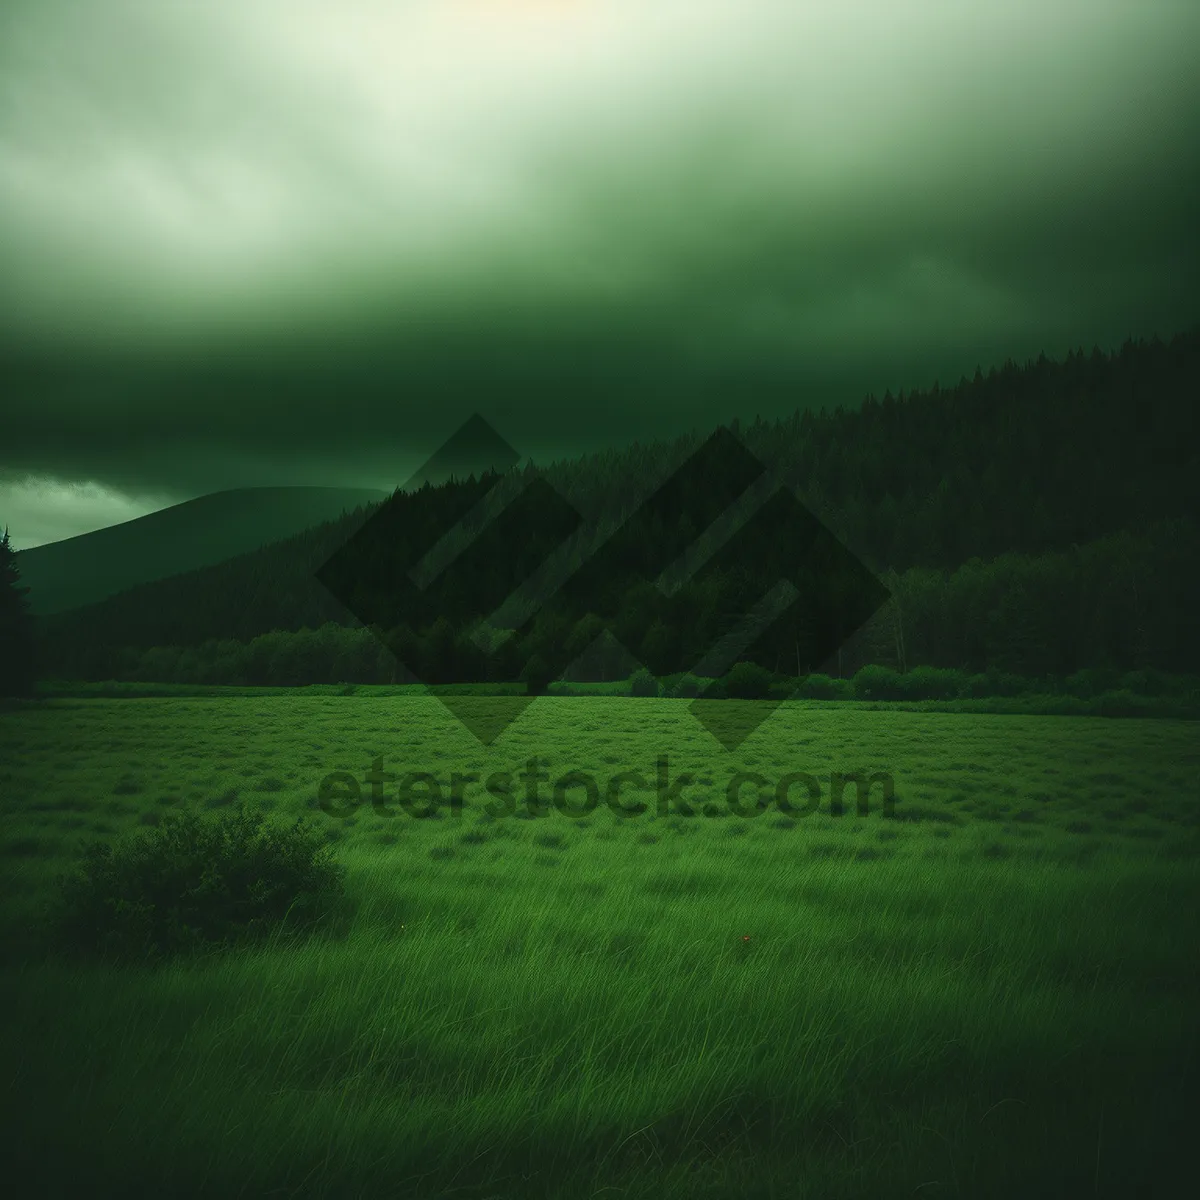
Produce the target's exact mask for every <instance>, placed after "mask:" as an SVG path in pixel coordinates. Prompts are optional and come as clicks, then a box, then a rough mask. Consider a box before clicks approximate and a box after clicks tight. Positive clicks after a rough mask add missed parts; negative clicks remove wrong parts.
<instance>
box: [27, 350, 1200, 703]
mask: <svg viewBox="0 0 1200 1200" xmlns="http://www.w3.org/2000/svg"><path fill="white" fill-rule="evenodd" d="M1198 357H1200V330H1193V331H1191V332H1189V333H1187V334H1182V335H1179V336H1177V337H1175V338H1174V339H1172V340H1171V341H1170V342H1167V343H1163V342H1161V341H1159V340H1157V339H1155V340H1152V341H1150V342H1132V341H1129V342H1126V343H1125V345H1124V346H1122V347H1121V348H1120V350H1119V351H1117V352H1115V353H1112V354H1107V355H1106V354H1102V353H1101V352H1100V351H1099V350H1098V349H1097V350H1093V352H1092V353H1091V354H1090V355H1087V354H1084V353H1083V352H1082V351H1080V352H1073V353H1072V354H1070V355H1068V357H1067V358H1066V360H1065V361H1063V362H1058V363H1055V362H1050V361H1048V360H1047V359H1046V358H1044V357H1042V358H1039V359H1038V360H1037V361H1036V362H1031V363H1027V364H1025V365H1024V366H1020V367H1018V366H1017V365H1015V364H1014V363H1012V362H1007V363H1005V364H1004V366H1003V367H1001V368H999V369H992V370H991V371H989V372H988V373H987V374H986V375H985V374H984V373H983V372H982V371H977V372H976V374H975V377H974V379H971V380H968V379H963V380H961V381H960V382H959V384H958V385H957V386H955V387H953V388H944V389H943V388H939V387H938V386H937V385H935V386H934V387H933V388H931V389H929V390H925V391H914V392H912V393H909V394H908V395H905V394H904V393H903V392H902V393H901V394H900V395H899V396H896V397H893V396H892V395H891V394H890V393H888V394H885V395H884V397H883V398H882V400H877V399H876V398H875V397H873V396H870V397H868V398H867V399H866V401H865V402H864V404H863V406H862V407H861V408H860V409H856V410H853V411H844V410H842V409H840V408H839V409H837V410H836V411H833V412H826V413H820V412H812V411H808V410H806V411H805V412H803V413H799V412H798V413H796V414H795V415H794V416H792V417H791V418H789V419H787V420H781V421H775V422H773V423H768V422H764V421H761V420H756V421H755V422H754V423H753V424H750V425H746V426H742V425H740V424H739V423H738V422H734V423H733V425H732V426H731V432H732V434H733V435H735V436H733V437H729V436H728V433H724V434H723V431H718V432H717V433H716V434H712V435H709V434H704V435H701V434H693V435H690V436H688V437H684V438H680V439H678V440H677V441H675V442H673V443H670V444H665V445H664V444H655V445H639V444H635V445H633V446H631V447H629V448H627V449H625V450H621V451H609V452H606V453H604V454H598V455H593V456H590V457H588V458H584V459H582V460H577V461H570V462H557V463H553V464H551V465H549V466H547V467H535V466H532V465H530V466H528V467H526V468H525V469H524V470H523V471H518V472H515V473H512V474H513V475H514V476H515V477H516V478H515V479H514V478H512V477H510V478H508V479H507V480H506V481H505V482H506V483H508V484H509V485H513V484H514V483H517V484H520V485H522V487H513V488H512V490H513V492H514V493H515V498H513V499H512V500H511V502H510V503H508V505H507V507H505V508H504V509H503V511H501V512H500V513H499V515H498V516H497V517H496V519H495V521H494V522H493V523H491V524H489V525H487V526H486V527H484V528H482V531H481V535H480V536H479V537H478V538H476V539H475V540H472V541H470V542H469V544H468V543H467V541H466V540H464V542H463V547H462V549H461V552H460V556H459V560H458V562H457V563H456V564H455V568H454V569H452V570H447V571H445V572H444V573H443V574H442V576H440V577H439V579H438V580H437V583H436V586H431V587H429V588H424V589H423V588H419V587H417V586H416V585H415V584H413V583H412V582H411V580H410V579H409V577H408V575H407V572H408V569H409V568H410V567H412V566H413V565H414V564H415V563H417V562H418V561H419V560H420V559H421V557H422V556H423V555H424V554H425V552H426V551H428V550H429V549H430V548H431V547H432V546H433V545H434V544H435V543H437V542H438V540H439V538H440V537H441V535H442V534H443V533H444V531H446V530H447V529H451V528H452V527H454V526H455V525H456V523H457V522H459V521H461V520H464V519H466V518H468V516H469V514H472V513H475V512H477V506H478V505H479V504H480V503H481V502H483V499H484V496H485V494H486V493H487V492H488V490H489V489H490V488H491V487H492V486H493V485H495V484H496V483H497V482H498V481H499V477H496V476H491V475H486V476H484V477H482V478H479V479H476V478H474V477H473V476H472V477H470V478H468V479H467V480H464V481H453V482H451V483H448V484H444V485H442V486H440V487H430V486H426V487H424V488H422V489H421V490H420V491H416V492H412V493H405V492H397V493H396V494H395V495H394V496H393V497H391V499H389V500H388V501H385V502H384V504H382V505H380V506H374V507H371V508H367V509H361V510H359V511H358V512H356V513H354V514H351V515H348V516H346V517H344V518H342V519H340V520H337V521H332V522H327V523H325V524H323V525H320V526H316V527H314V528H312V529H310V530H307V531H306V532H305V533H303V534H301V535H298V536H297V537H293V538H289V539H287V540H285V541H281V542H278V543H275V544H273V545H271V546H268V547H265V548H263V549H262V550H259V551H255V552H252V553H250V554H246V555H242V556H240V557H238V558H235V559H231V560H228V561H226V562H224V563H221V564H219V565H217V566H214V567H209V568H205V569H202V570H198V571H194V572H190V573H188V574H186V575H181V576H177V577H174V578H171V579H167V580H163V581H160V582H156V583H152V584H146V585H142V586H140V587H137V588H133V589H131V590H129V591H128V592H125V593H122V594H120V595H118V596H114V597H110V598H109V599H108V600H105V601H103V602H101V603H99V604H95V605H90V606H88V607H87V608H83V609H77V610H74V611H72V612H69V613H63V614H56V615H54V616H50V617H45V618H42V619H40V620H39V640H40V643H41V654H42V662H43V664H44V666H43V674H44V675H47V676H51V677H58V678H76V679H105V678H116V679H121V678H127V679H139V678H140V679H146V678H152V677H153V678H158V679H161V680H164V681H169V680H189V681H191V680H198V681H205V682H228V683H246V684H254V683H303V682H337V681H341V680H345V681H347V682H375V681H389V680H402V679H404V678H408V677H411V676H412V675H415V677H417V678H419V679H421V680H423V681H425V682H452V681H456V680H480V679H493V680H509V679H517V678H528V677H530V676H531V675H539V674H544V675H546V676H547V677H548V678H557V677H559V675H560V674H561V675H563V676H564V677H567V678H583V677H588V676H590V677H591V678H594V679H597V680H600V679H612V678H614V677H621V676H622V674H628V669H629V666H630V658H629V655H630V654H632V655H633V657H634V658H636V659H637V660H638V661H640V662H643V663H645V664H646V665H647V666H648V667H649V668H650V669H651V670H652V671H654V672H655V673H657V674H660V675H666V674H671V673H673V672H677V671H680V670H690V669H694V667H695V665H696V663H698V662H700V661H701V660H703V659H704V657H705V655H706V654H707V653H708V652H709V650H710V648H711V647H712V646H713V645H714V643H720V642H721V640H722V639H723V638H728V637H729V636H730V635H731V631H732V630H734V629H735V626H736V625H737V622H738V620H739V619H740V617H741V615H743V614H744V613H745V612H746V611H747V609H749V608H751V607H752V606H753V605H754V604H755V602H756V601H759V600H760V599H761V598H762V597H763V595H764V593H766V592H767V591H768V590H769V589H770V588H771V586H772V585H774V584H777V583H778V581H779V579H780V578H781V576H783V577H788V578H790V579H792V580H793V581H794V582H795V583H796V586H797V588H798V589H799V592H800V598H799V599H797V600H796V601H795V602H794V603H792V604H791V605H790V607H785V608H783V609H782V610H781V615H779V617H778V619H776V620H774V622H773V623H772V624H770V625H769V626H767V627H766V628H765V630H764V631H763V632H761V634H760V635H759V636H757V637H756V639H755V640H752V641H751V643H750V644H749V645H748V646H747V647H746V648H745V650H744V653H743V655H742V656H743V657H745V658H748V659H751V660H753V661H755V662H757V663H759V664H760V665H761V666H763V667H764V668H765V669H767V670H769V671H772V672H776V673H782V674H787V675H791V676H803V675H804V674H806V673H808V672H810V671H823V672H825V673H830V674H837V675H847V674H849V673H852V672H853V671H855V670H857V669H858V668H859V667H861V666H862V665H864V664H867V663H875V664H883V665H887V666H892V667H894V668H896V669H897V670H900V671H906V670H909V669H911V668H913V667H916V666H928V667H952V668H958V669H961V670H964V671H971V672H977V671H984V670H987V669H989V668H991V669H993V670H1002V671H1012V672H1017V673H1021V674H1024V675H1030V676H1048V675H1054V676H1059V677H1065V676H1068V675H1071V674H1072V673H1074V672H1077V671H1079V670H1081V669H1083V668H1093V667H1095V668H1106V669H1113V670H1124V671H1131V670H1146V669H1153V670H1161V671H1172V672H1187V673H1196V672H1200V638H1198V637H1197V635H1196V631H1195V628H1194V624H1193V622H1192V620H1191V619H1190V614H1191V613H1192V612H1194V611H1195V610H1196V609H1197V607H1198V606H1197V600H1198V599H1200V554H1198V553H1197V551H1198V550H1200V542H1198V530H1197V527H1196V521H1195V514H1197V512H1200V460H1198V459H1200V451H1198V448H1197V447H1198V444H1200V443H1198V439H1197V436H1196V435H1197V432H1198V429H1197V418H1196V405H1195V402H1194V400H1193V399H1191V397H1193V396H1194V395H1195V394H1196V391H1197V381H1198V380H1200V369H1198V368H1200V361H1198ZM743 447H744V448H745V449H744V450H743ZM745 451H749V452H750V453H749V454H747V453H745ZM756 459H757V460H758V462H756V461H755V460H756ZM759 462H761V463H762V464H765V465H766V467H767V468H768V471H769V472H773V473H774V474H773V475H772V476H771V478H773V479H777V480H781V481H783V482H786V483H787V484H788V485H789V487H790V488H791V489H792V492H793V493H794V495H795V496H796V497H797V498H798V499H799V500H800V501H802V502H803V505H804V506H806V507H807V509H808V510H810V511H811V513H812V514H814V515H815V517H816V518H817V521H818V522H819V524H818V523H817V522H813V521H812V520H811V519H809V518H808V516H807V514H806V513H805V512H804V509H802V508H801V507H800V506H799V505H790V504H789V503H787V502H786V501H785V500H783V499H782V498H781V497H780V496H779V495H778V494H776V495H774V496H771V497H768V498H767V499H766V502H765V503H763V504H762V507H761V508H759V509H758V510H757V511H754V512H753V513H752V515H751V517H750V519H749V520H748V521H747V522H746V523H745V525H744V526H742V528H741V529H740V530H739V531H738V532H737V534H736V536H733V537H731V538H729V540H728V541H727V542H724V543H722V542H721V539H720V537H719V536H718V535H717V534H715V533H713V532H711V531H710V530H709V524H710V522H711V521H713V519H714V518H716V517H718V516H719V514H720V513H721V512H722V511H723V510H724V509H726V508H727V507H728V506H729V505H730V504H731V503H732V502H734V501H735V500H737V498H738V497H739V496H743V494H744V493H745V492H746V489H747V488H748V487H749V486H750V485H751V484H753V483H754V481H755V477H756V475H757V473H758V471H759V469H760V468H759V465H758V463H759ZM663 479H667V481H668V482H667V484H666V485H664V487H663V489H662V490H660V491H659V492H657V493H655V494H653V495H652V496H651V498H650V500H649V503H647V504H646V505H645V506H644V507H639V505H640V504H641V501H642V500H643V499H644V498H645V495H646V483H645V481H646V480H663ZM522 488H523V490H522ZM593 520H594V521H595V522H596V524H595V526H594V528H593V527H590V526H589V525H588V522H589V521H593ZM822 526H824V529H822V528H821V527H822ZM826 531H828V532H826ZM830 535H832V536H830ZM463 536H464V539H465V538H466V535H465V534H464V535H463ZM564 542H565V543H566V547H567V548H566V550H564V551H562V553H563V554H564V555H565V557H564V559H563V579H564V582H563V583H562V586H561V587H560V588H559V589H558V590H557V591H556V592H555V593H554V594H553V595H549V594H547V595H544V596H541V595H539V594H538V593H537V591H536V586H535V584H534V583H533V582H532V581H533V580H534V579H535V578H536V575H537V569H538V567H539V564H541V563H542V562H543V561H544V560H545V559H546V557H547V555H549V554H550V553H551V552H552V551H554V550H555V549H556V548H558V547H561V546H563V544H564ZM688 547H693V548H694V550H696V551H698V552H699V557H700V559H702V560H703V565H702V566H701V567H700V568H699V569H698V570H697V571H696V573H695V575H694V576H693V577H692V578H691V580H690V581H689V582H688V583H687V584H686V586H683V587H681V588H680V589H679V590H678V591H677V592H674V593H672V594H667V593H668V591H669V589H667V590H664V589H661V588H659V587H657V586H655V584H654V582H653V581H654V580H655V579H656V578H657V577H658V576H659V574H660V573H661V572H663V570H664V568H665V567H667V566H668V565H669V564H671V563H673V562H675V561H676V560H677V559H678V558H679V556H680V555H681V554H683V553H684V552H685V551H686V550H687V549H688ZM843 547H844V548H845V549H844V550H843ZM381 549H386V551H387V553H384V554H381V553H380V550H381ZM858 563H861V564H862V567H861V568H860V567H859V566H858V565H857V564H858ZM876 580H878V582H876ZM330 585H331V586H332V591H331V590H330ZM514 589H515V591H516V593H517V595H518V597H520V596H522V595H526V594H527V595H528V597H532V598H540V599H541V600H543V601H544V603H542V606H541V608H540V610H539V611H538V613H537V615H536V616H533V617H531V618H530V619H528V620H527V621H524V622H520V621H514V622H510V623H509V624H510V625H511V627H512V628H513V629H514V630H515V631H516V632H515V634H514V635H513V636H511V637H508V638H507V640H505V629H506V626H505V622H503V621H499V622H495V621H494V622H492V623H488V624H485V625H484V626H483V629H482V631H481V630H480V629H479V628H476V619H477V618H478V617H479V616H480V615H481V614H491V613H494V611H495V610H497V609H499V607H500V604H501V602H502V601H503V600H504V599H505V598H506V597H507V596H509V595H510V593H512V592H513V591H514ZM334 593H337V595H336V596H335V594H334ZM339 597H340V598H339ZM364 624H366V625H369V626H371V627H372V628H373V629H374V630H375V631H376V632H377V633H378V634H379V637H378V638H377V637H375V636H374V635H373V634H372V632H371V631H370V630H368V629H365V628H362V626H363V625H364ZM605 629H607V630H609V631H611V634H612V636H613V637H614V638H615V639H616V641H615V642H612V641H609V642H608V643H607V644H605V643H601V644H600V645H598V646H597V645H595V643H596V639H597V638H598V637H599V635H600V634H601V633H602V632H603V631H604V630H605ZM314 631H317V632H314ZM485 635H486V636H485ZM380 639H382V641H383V642H384V643H386V647H390V651H389V649H387V648H386V647H385V646H384V645H382V644H381V642H380ZM489 644H490V646H491V650H490V652H489V650H488V649H487V648H485V647H487V646H488V645H489ZM590 647H591V648H592V652H591V653H590V654H585V651H588V650H589V648H590ZM622 647H624V648H626V649H627V651H628V654H627V653H625V652H624V651H623V650H622ZM392 652H394V655H395V656H398V658H399V663H400V665H399V666H398V665H397V662H396V657H393V653H392ZM405 666H407V667H408V669H409V670H408V672H406V671H405ZM410 673H411V674H410ZM698 673H699V674H705V671H703V670H700V671H699V672H698ZM714 673H717V674H719V673H720V671H716V672H714Z"/></svg>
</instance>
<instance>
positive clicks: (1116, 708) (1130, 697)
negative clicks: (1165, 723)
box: [1093, 689, 1153, 717]
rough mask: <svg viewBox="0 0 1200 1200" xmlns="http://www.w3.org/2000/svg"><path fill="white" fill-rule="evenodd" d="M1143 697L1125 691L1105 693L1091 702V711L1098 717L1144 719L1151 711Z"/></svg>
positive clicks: (1150, 705)
mask: <svg viewBox="0 0 1200 1200" xmlns="http://www.w3.org/2000/svg"><path fill="white" fill-rule="evenodd" d="M1152 707H1153V706H1152V704H1151V702H1150V701H1149V700H1148V699H1147V698H1146V697H1145V696H1137V695H1135V694H1134V693H1133V692H1130V691H1127V690H1125V689H1116V690H1113V691H1110V692H1105V693H1103V695H1101V696H1098V697H1097V698H1096V699H1095V700H1094V701H1093V711H1094V712H1095V713H1096V715H1097V716H1100V717H1144V716H1148V715H1150V713H1151V710H1152Z"/></svg>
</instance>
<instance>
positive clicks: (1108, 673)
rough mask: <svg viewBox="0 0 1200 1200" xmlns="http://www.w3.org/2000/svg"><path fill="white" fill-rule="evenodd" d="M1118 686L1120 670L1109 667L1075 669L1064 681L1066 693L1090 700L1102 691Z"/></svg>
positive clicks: (1113, 689) (1112, 689)
mask: <svg viewBox="0 0 1200 1200" xmlns="http://www.w3.org/2000/svg"><path fill="white" fill-rule="evenodd" d="M1120 686H1121V672H1120V671H1117V670H1114V669H1113V668H1111V667H1089V668H1087V669H1086V670H1083V671H1076V672H1075V674H1074V675H1071V676H1069V677H1068V678H1067V681H1066V689H1067V692H1068V694H1069V695H1072V696H1078V697H1079V698H1080V699H1081V700H1090V699H1091V698H1092V697H1093V696H1099V695H1100V694H1101V693H1103V692H1110V691H1115V690H1116V689H1117V688H1119V687H1120Z"/></svg>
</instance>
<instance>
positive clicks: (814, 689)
mask: <svg viewBox="0 0 1200 1200" xmlns="http://www.w3.org/2000/svg"><path fill="white" fill-rule="evenodd" d="M800 695H801V696H803V697H804V698H805V699H806V700H851V699H853V698H854V687H853V685H852V684H851V682H850V680H848V679H834V678H833V676H832V675H822V674H821V673H820V672H814V673H813V674H812V675H809V676H807V677H806V678H805V680H804V682H803V683H801V684H800Z"/></svg>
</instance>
